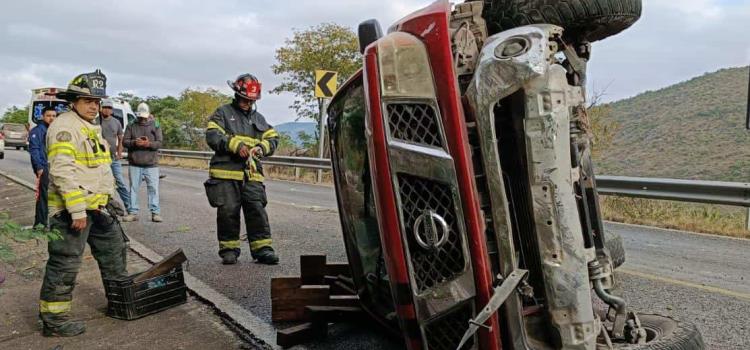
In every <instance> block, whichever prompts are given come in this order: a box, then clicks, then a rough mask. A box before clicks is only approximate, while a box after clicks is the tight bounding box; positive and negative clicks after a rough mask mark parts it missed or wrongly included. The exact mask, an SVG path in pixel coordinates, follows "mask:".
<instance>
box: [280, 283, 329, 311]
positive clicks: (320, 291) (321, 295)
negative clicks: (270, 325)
mask: <svg viewBox="0 0 750 350" xmlns="http://www.w3.org/2000/svg"><path fill="white" fill-rule="evenodd" d="M330 295H331V294H330V287H329V286H326V285H302V282H301V281H300V279H299V278H297V277H278V278H273V279H271V319H272V320H273V321H301V320H306V316H305V306H307V305H328V298H329V296H330Z"/></svg>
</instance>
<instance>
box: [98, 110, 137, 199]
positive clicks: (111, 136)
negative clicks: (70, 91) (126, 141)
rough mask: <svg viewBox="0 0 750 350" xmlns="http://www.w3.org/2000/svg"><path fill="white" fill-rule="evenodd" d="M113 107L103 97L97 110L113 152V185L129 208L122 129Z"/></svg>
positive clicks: (104, 133) (103, 134)
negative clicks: (123, 169) (121, 161)
mask: <svg viewBox="0 0 750 350" xmlns="http://www.w3.org/2000/svg"><path fill="white" fill-rule="evenodd" d="M113 107H114V104H113V103H112V100H110V99H105V100H103V101H102V108H101V111H100V112H99V115H100V116H101V126H102V136H104V139H105V140H107V143H109V146H110V147H112V150H114V152H111V153H112V165H111V167H112V175H114V177H115V185H116V186H117V194H119V195H120V200H122V203H123V204H124V205H125V209H129V208H130V189H129V188H128V187H127V186H125V177H124V176H123V175H122V164H120V160H121V159H122V139H123V136H124V133H123V131H122V127H123V125H122V123H121V122H120V121H119V120H117V119H116V118H113V117H112V115H113V110H112V109H113Z"/></svg>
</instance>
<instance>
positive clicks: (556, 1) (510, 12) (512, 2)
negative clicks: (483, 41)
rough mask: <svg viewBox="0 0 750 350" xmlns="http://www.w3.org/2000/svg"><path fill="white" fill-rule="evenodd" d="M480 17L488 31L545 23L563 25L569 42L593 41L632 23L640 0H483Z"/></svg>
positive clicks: (639, 12) (615, 32)
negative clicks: (482, 9) (485, 23)
mask: <svg viewBox="0 0 750 350" xmlns="http://www.w3.org/2000/svg"><path fill="white" fill-rule="evenodd" d="M482 17H484V19H485V20H486V21H487V29H488V30H489V32H490V34H495V33H499V32H501V31H503V30H508V29H511V28H515V27H520V26H524V25H528V24H540V23H548V24H555V25H558V26H561V27H563V28H564V29H565V37H566V40H568V41H570V42H573V43H580V42H594V41H597V40H602V39H604V38H606V37H609V36H612V35H615V34H617V33H619V32H621V31H623V30H625V29H627V28H628V27H630V26H631V25H633V23H635V22H636V21H637V20H638V18H640V17H641V0H484V13H483V15H482Z"/></svg>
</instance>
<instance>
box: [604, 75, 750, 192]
mask: <svg viewBox="0 0 750 350" xmlns="http://www.w3.org/2000/svg"><path fill="white" fill-rule="evenodd" d="M748 73H749V72H748V67H743V68H729V69H722V70H719V71H717V72H713V73H707V74H705V75H703V76H700V77H696V78H693V79H691V80H688V81H685V82H682V83H679V84H676V85H672V86H670V87H667V88H664V89H661V90H657V91H647V92H645V93H642V94H640V95H637V96H635V97H632V98H629V99H625V100H621V101H617V102H614V103H612V104H610V106H611V107H612V113H611V115H610V116H609V118H612V120H614V121H616V123H617V124H619V130H618V133H617V135H616V136H615V137H614V140H613V142H612V144H611V145H610V146H609V147H608V148H606V149H605V150H604V152H603V154H602V155H601V156H600V159H597V160H596V161H597V168H598V169H597V173H599V174H608V175H626V176H646V177H668V178H680V179H701V180H721V181H739V182H750V131H748V130H746V129H745V112H746V103H747V90H748Z"/></svg>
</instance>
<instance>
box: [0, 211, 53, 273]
mask: <svg viewBox="0 0 750 350" xmlns="http://www.w3.org/2000/svg"><path fill="white" fill-rule="evenodd" d="M58 239H62V236H61V234H60V231H58V230H45V229H44V228H43V227H42V226H40V227H36V228H24V227H22V226H21V225H19V224H17V223H15V222H13V221H12V220H11V219H10V216H9V215H8V213H5V212H0V262H5V263H11V262H14V261H16V260H17V253H18V252H17V251H16V249H14V245H16V244H24V243H26V242H31V241H36V242H37V243H41V242H43V241H54V240H58Z"/></svg>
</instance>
